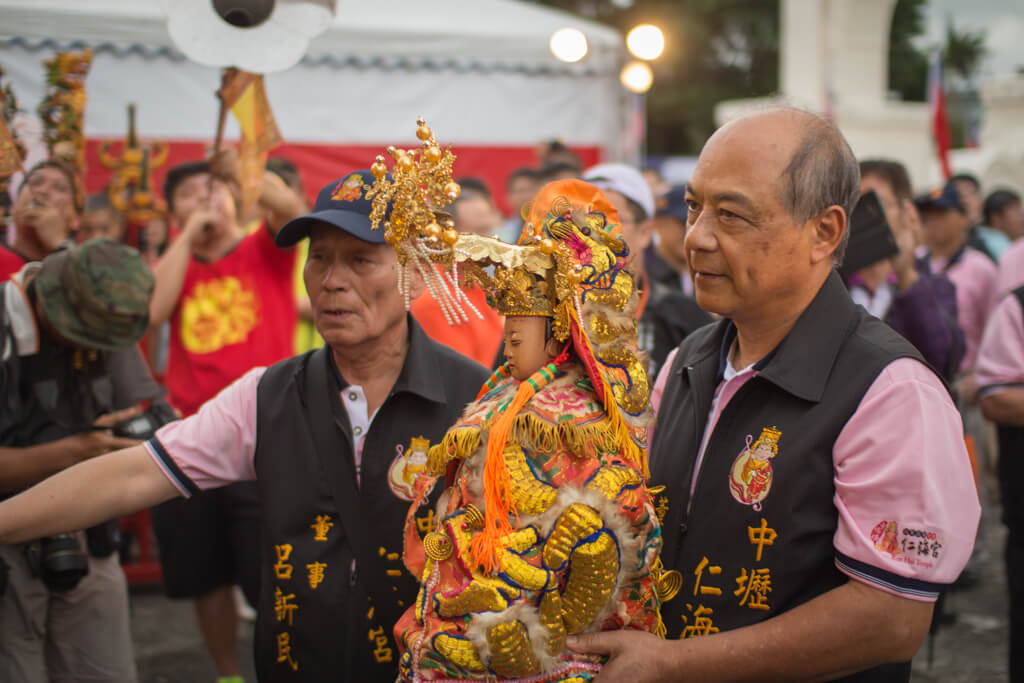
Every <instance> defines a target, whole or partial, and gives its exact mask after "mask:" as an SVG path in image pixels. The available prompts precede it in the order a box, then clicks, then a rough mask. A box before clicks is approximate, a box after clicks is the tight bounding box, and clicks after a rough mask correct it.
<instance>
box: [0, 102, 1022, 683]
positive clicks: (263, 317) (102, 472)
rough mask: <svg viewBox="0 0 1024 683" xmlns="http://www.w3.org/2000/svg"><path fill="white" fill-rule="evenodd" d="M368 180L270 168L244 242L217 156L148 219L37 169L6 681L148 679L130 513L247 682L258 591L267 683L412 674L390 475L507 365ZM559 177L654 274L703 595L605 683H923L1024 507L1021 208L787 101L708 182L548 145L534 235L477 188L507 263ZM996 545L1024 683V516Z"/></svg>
mask: <svg viewBox="0 0 1024 683" xmlns="http://www.w3.org/2000/svg"><path fill="white" fill-rule="evenodd" d="M338 171H339V178H338V180H337V181H334V182H332V183H329V184H328V185H326V186H325V187H323V188H322V189H320V191H319V193H318V195H317V197H316V200H315V202H314V203H313V205H312V206H310V205H309V204H308V202H307V199H306V196H305V192H304V189H303V187H302V183H301V177H300V174H299V172H298V169H296V168H295V167H294V165H292V164H291V163H290V162H288V161H287V160H286V159H274V158H272V159H271V160H270V163H268V166H267V171H266V173H265V176H264V182H263V186H262V189H261V194H260V197H259V201H258V205H257V206H256V207H255V208H253V209H252V210H249V211H247V212H246V213H245V214H244V215H243V214H242V213H241V212H240V206H239V196H240V182H241V181H240V161H239V155H238V153H237V152H236V151H235V150H232V149H222V150H220V151H218V152H217V153H215V154H213V155H212V156H211V158H209V159H197V160H194V161H191V162H188V163H184V164H180V165H178V166H175V167H174V168H172V169H170V171H169V172H168V173H167V176H166V180H165V182H164V187H163V196H164V199H165V201H166V205H167V213H166V216H164V217H162V218H158V219H154V220H152V221H150V222H149V223H147V224H146V225H129V224H128V222H127V221H126V219H125V218H124V216H122V215H121V214H120V213H119V212H118V211H117V209H116V208H115V207H114V206H113V205H112V203H111V202H110V200H109V198H108V197H107V195H106V194H104V193H99V194H95V195H91V196H89V197H82V196H79V195H80V184H79V182H78V180H77V179H76V177H75V174H74V171H73V170H71V169H70V168H69V167H68V166H66V165H64V164H63V163H61V162H59V161H46V162H43V163H41V164H39V165H37V166H35V167H33V168H31V169H30V170H29V171H28V172H27V173H26V174H25V177H24V180H23V182H22V183H21V185H20V187H19V189H18V190H17V195H16V197H15V198H14V201H13V205H12V210H11V215H10V217H9V221H8V233H7V239H6V240H5V241H4V242H3V243H2V244H0V277H2V278H4V280H5V282H4V284H3V285H2V286H0V323H2V325H0V331H2V334H3V339H2V340H0V350H2V356H0V389H2V395H3V396H5V399H4V400H5V402H6V403H5V408H4V410H3V411H2V412H0V501H2V502H0V543H2V544H3V545H0V678H3V679H4V680H7V679H10V680H23V681H33V682H34V681H46V680H96V681H100V680H109V681H118V682H124V681H133V680H135V679H136V674H135V664H134V658H133V656H132V649H131V638H130V629H129V613H128V603H127V590H126V585H125V581H124V576H123V574H122V573H121V572H120V570H119V569H118V566H117V550H118V534H117V521H116V520H117V518H118V517H119V516H123V515H127V514H129V513H132V512H134V511H136V510H139V509H144V508H149V507H152V508H153V526H154V531H155V535H156V538H157V541H158V543H159V548H160V561H161V565H162V574H163V583H164V588H165V590H166V593H167V595H168V596H169V597H171V598H175V599H188V600H191V601H193V603H194V605H195V612H196V616H197V624H198V628H199V629H200V631H201V632H202V634H203V637H204V640H205V642H206V645H207V647H208V650H209V653H210V656H211V657H212V659H213V661H214V664H215V667H216V670H217V672H218V675H219V676H220V679H219V680H220V682H221V683H230V682H237V681H240V680H241V678H240V677H241V673H240V672H241V667H240V656H241V655H240V654H239V653H238V651H237V641H236V632H237V628H238V617H237V613H238V605H237V604H236V602H237V598H236V592H235V589H234V587H235V586H240V587H241V593H242V594H243V595H244V599H245V601H247V602H248V603H249V605H251V606H252V607H253V608H255V609H256V612H257V626H256V637H255V658H256V668H257V672H258V675H259V677H260V680H267V681H278V680H281V681H285V680H301V681H320V680H324V681H326V680H394V679H395V677H396V676H397V675H399V664H400V659H401V648H400V645H401V644H402V636H401V634H393V633H392V627H393V626H394V624H395V623H396V622H397V621H398V620H399V618H400V617H401V615H402V612H403V611H404V610H405V609H406V608H408V607H409V606H410V605H413V604H416V603H417V601H418V599H417V590H418V588H419V586H418V585H417V580H418V579H419V578H420V577H411V576H409V575H408V574H407V573H405V572H404V570H403V567H402V563H401V560H400V555H401V553H402V545H403V534H404V533H406V532H407V530H408V528H410V527H409V526H408V524H413V528H418V530H419V532H420V534H421V535H422V534H424V533H427V532H429V531H430V530H431V529H432V528H433V525H434V524H435V523H436V521H435V520H434V513H433V511H432V510H430V509H428V508H426V507H424V508H421V509H420V510H419V512H417V513H416V514H417V515H418V516H417V517H415V519H413V518H412V517H410V522H408V523H407V520H406V515H407V513H408V510H409V503H410V501H412V500H414V497H412V495H413V494H412V490H411V489H407V488H406V487H405V485H404V484H403V482H402V481H400V479H401V477H402V476H404V474H403V473H404V472H405V471H404V470H401V472H399V475H396V470H395V467H396V465H395V463H397V462H399V461H402V460H401V459H402V458H403V457H405V458H406V460H408V457H407V456H408V453H406V454H405V455H403V451H410V452H411V451H412V450H414V449H415V448H416V447H417V444H422V443H424V442H425V443H428V444H430V443H432V444H436V443H438V442H439V441H440V440H441V439H442V437H443V435H444V434H445V432H446V430H448V429H449V428H450V427H451V426H452V425H453V424H455V423H456V421H457V420H459V418H460V415H462V411H463V408H464V407H465V406H466V405H467V404H468V403H470V402H471V401H473V400H474V397H476V396H477V392H478V390H480V387H481V385H482V384H483V383H484V381H485V380H487V378H488V376H489V374H490V370H491V369H494V368H498V367H499V366H501V365H502V362H503V359H504V357H505V355H507V353H506V350H505V349H504V348H503V346H504V345H507V344H509V343H510V342H509V337H508V334H507V331H506V327H505V321H504V320H503V318H502V316H501V315H500V314H499V312H497V311H496V310H493V309H492V308H491V307H489V306H488V301H487V296H486V295H485V293H484V292H483V290H482V289H474V288H468V289H467V290H466V295H467V297H468V301H470V302H471V303H472V304H473V307H474V308H475V309H476V310H478V311H479V312H480V315H479V316H476V317H474V316H470V320H469V321H468V322H467V323H466V324H463V325H454V326H453V325H450V324H449V322H448V320H447V317H448V315H447V314H446V313H445V311H444V310H443V309H442V306H441V304H439V303H438V302H437V301H436V300H435V299H434V298H432V297H430V296H426V295H423V296H414V297H413V301H412V306H411V313H410V314H407V313H406V310H405V301H404V300H403V297H402V295H401V293H400V292H399V289H398V286H397V279H396V278H397V269H396V258H397V257H396V255H395V253H394V251H393V250H392V247H391V246H390V245H389V244H388V243H386V242H385V239H384V234H383V232H382V231H378V230H373V229H372V228H371V213H372V204H371V201H370V199H369V198H368V197H366V196H365V188H364V187H363V182H364V180H363V179H366V180H367V181H368V180H369V179H371V178H372V177H373V173H372V171H371V170H359V169H338ZM565 179H579V180H582V181H583V182H584V183H587V184H588V187H589V186H592V187H593V188H596V191H599V193H600V195H601V196H602V197H603V200H606V201H607V203H608V205H610V206H611V207H613V209H614V213H615V215H616V219H617V225H618V226H619V229H620V230H621V236H622V239H623V240H624V242H625V245H626V246H627V247H628V252H627V253H626V254H625V255H624V256H623V257H622V258H623V260H624V263H623V266H622V267H623V269H624V271H625V272H626V273H628V274H629V275H630V276H631V277H632V281H633V282H635V283H636V289H637V291H638V292H639V304H638V306H637V309H636V311H635V327H634V329H635V334H636V339H637V343H638V345H639V348H640V349H641V350H642V351H643V352H644V353H645V355H644V358H645V362H646V367H645V370H646V376H647V377H648V378H649V381H650V385H651V386H652V387H653V393H652V398H651V404H652V407H654V409H655V412H656V414H657V423H656V427H654V428H653V430H652V431H653V435H652V437H651V441H650V444H649V445H650V449H649V459H650V478H649V484H650V492H651V494H652V501H653V502H652V506H653V511H654V512H656V514H657V518H658V520H659V522H660V525H661V537H662V543H663V545H662V548H661V560H660V563H661V564H663V565H664V568H665V569H666V570H672V571H675V572H678V573H679V576H680V578H681V591H680V592H679V595H678V596H676V597H675V598H674V599H668V598H667V597H665V600H664V601H663V602H662V604H661V618H662V620H663V621H664V626H665V631H666V633H667V636H668V640H665V639H660V638H657V637H656V636H654V635H651V634H649V633H644V632H642V631H639V630H637V631H631V630H629V629H628V628H624V629H623V630H617V631H606V632H598V633H577V634H570V635H572V637H570V638H569V640H568V641H567V647H568V648H569V649H570V651H575V652H579V653H589V654H592V655H600V656H602V657H604V658H606V663H605V664H604V668H603V671H602V673H600V674H597V673H596V672H595V673H594V675H595V676H597V680H599V681H615V680H627V679H628V680H638V681H640V680H643V681H648V680H650V681H655V680H673V679H674V677H676V676H678V675H681V674H682V673H683V672H685V673H686V675H687V676H690V677H693V678H694V679H695V680H719V679H722V680H733V679H735V678H736V676H739V675H740V674H743V675H747V676H752V677H753V678H754V679H756V680H789V679H794V680H805V679H808V680H810V679H816V680H817V679H842V680H850V681H906V680H909V675H910V660H911V658H912V657H913V655H914V653H915V652H916V651H917V648H918V647H919V646H920V644H921V642H922V640H923V638H924V636H925V634H926V633H927V631H928V629H929V627H930V625H931V624H932V621H933V619H934V618H935V614H934V613H935V610H934V604H935V601H936V600H938V601H940V604H941V596H942V595H943V593H945V592H946V591H948V590H950V589H951V587H952V586H953V585H954V584H955V582H957V581H961V582H969V581H971V580H972V577H973V576H976V574H977V572H978V570H979V565H980V564H981V563H983V562H985V561H989V558H986V557H985V556H984V554H983V553H979V552H977V551H975V538H976V533H977V529H978V520H979V515H980V514H981V505H980V502H979V501H983V500H994V496H992V495H988V493H989V492H986V491H985V481H986V472H987V470H988V468H991V467H993V466H995V463H998V466H997V475H998V476H997V480H998V482H999V489H1000V491H999V493H1000V494H1001V495H1002V497H1003V500H1004V501H1012V500H1013V499H1014V496H1015V495H1016V494H1017V493H1018V492H1019V491H1018V489H1019V488H1020V484H1019V482H1022V481H1024V476H1016V475H1018V474H1022V473H1024V470H1021V466H1020V465H1018V464H1017V463H1016V462H1015V457H1016V456H1017V455H1018V454H1017V451H1019V450H1020V446H1021V444H1024V393H1022V391H1024V390H1022V389H1021V386H1024V322H1022V320H1024V313H1022V309H1024V267H1022V264H1021V261H1022V260H1024V240H1022V239H1020V238H1021V237H1022V236H1024V207H1022V201H1021V197H1020V195H1019V194H1017V193H1016V192H1014V191H1012V190H1010V189H1008V188H1004V187H992V188H987V187H986V188H983V187H982V186H981V184H980V183H979V181H978V180H977V179H976V178H975V177H973V176H971V175H968V174H960V175H956V176H954V177H953V178H951V179H950V180H949V181H948V182H946V183H945V184H944V185H942V186H941V187H938V188H935V189H933V190H930V191H927V192H923V193H916V194H915V191H914V188H915V187H918V188H920V186H921V181H920V179H917V180H916V182H915V179H912V178H910V177H909V176H908V174H907V171H906V169H905V168H904V166H903V165H902V164H900V163H899V162H898V161H894V160H888V159H864V160H860V161H859V162H858V160H857V159H856V158H855V157H854V156H853V153H852V152H851V150H850V148H849V146H848V145H847V143H846V141H845V140H844V139H843V137H842V135H841V134H840V133H839V131H838V130H837V129H836V128H835V127H834V126H833V125H832V124H831V123H829V122H827V121H825V120H823V119H821V118H819V117H817V116H815V115H812V114H809V113H806V112H801V111H796V110H788V109H784V110H777V111H769V112H763V113H759V114H755V115H751V116H748V117H744V118H741V119H738V120H736V121H734V122H732V123H730V124H727V125H726V126H723V127H722V128H721V129H720V130H719V131H717V132H716V133H715V134H714V135H713V136H712V137H711V138H710V139H709V140H708V141H707V143H706V144H705V146H704V149H703V150H702V152H701V155H700V158H699V160H698V162H697V165H696V168H695V170H694V172H693V175H692V176H691V177H690V178H689V179H688V181H687V182H686V183H685V184H680V185H668V184H667V183H666V182H665V181H664V179H662V178H661V176H660V174H659V173H658V172H657V170H656V169H652V168H644V169H641V168H636V167H633V166H630V165H627V164H622V163H602V164H598V165H596V166H592V167H589V168H586V167H584V164H582V163H581V161H580V160H579V158H578V157H576V155H574V154H573V153H572V151H571V150H570V149H569V148H567V147H566V146H565V145H563V144H561V143H557V142H549V143H545V144H544V145H542V146H541V147H540V148H539V149H538V161H537V165H536V166H535V167H524V168H520V169H517V170H515V171H513V172H512V173H510V174H509V175H508V178H507V182H506V186H505V188H504V193H505V196H506V198H507V203H508V204H509V206H510V207H512V209H513V211H512V212H511V215H508V216H503V215H502V213H501V212H500V211H499V210H498V208H497V204H496V202H495V198H494V195H493V193H492V191H491V189H490V188H489V187H488V186H487V184H486V183H485V182H483V181H482V180H480V179H477V178H473V177H461V178H457V181H458V183H459V185H460V187H461V193H460V194H459V196H458V197H457V199H456V200H455V201H454V202H453V203H452V204H451V206H449V207H447V208H446V209H445V210H446V211H447V212H449V213H450V216H451V219H452V221H453V226H454V229H455V230H456V231H458V232H460V233H467V234H474V235H481V236H496V237H499V238H500V239H502V240H504V241H505V242H507V243H514V242H515V241H517V240H519V238H520V236H521V235H522V234H523V231H524V227H528V228H530V229H532V228H531V227H530V226H529V225H527V226H524V223H526V222H527V217H528V215H529V211H528V210H527V211H523V212H521V211H520V210H519V208H520V207H523V206H527V207H528V206H529V203H530V201H531V200H532V199H533V198H534V197H535V196H537V195H538V192H541V191H542V189H543V188H544V187H545V186H547V185H549V183H552V182H556V181H564V180H565ZM872 207H878V209H877V210H875V211H874V213H872V211H873V209H872ZM609 213H611V212H610V211H609ZM588 234H589V233H588ZM126 241H129V242H131V243H132V244H133V246H134V247H135V248H133V247H129V246H126V245H125V242H126ZM844 252H845V257H846V259H845V261H844ZM424 290H425V286H423V283H418V284H415V292H414V293H415V294H423V292H424ZM140 343H141V346H140ZM396 453H397V457H396ZM100 456H102V457H100ZM402 462H405V461H402ZM405 484H410V482H409V481H408V480H406V481H405ZM991 493H993V494H994V493H995V492H991ZM409 514H411V513H409ZM1003 518H1004V521H1005V523H1006V525H1007V527H1008V529H1009V535H1008V539H1007V546H1006V568H1007V576H1008V577H1009V586H1010V596H1009V609H1010V613H1011V618H1010V634H1009V637H1010V642H1011V647H1010V653H1011V655H1010V673H1011V677H1013V676H1017V677H1018V678H1019V679H1021V680H1024V580H1022V579H1021V576H1024V515H1022V513H1019V512H1017V511H1016V508H1015V506H1013V505H1006V506H1005V507H1004V509H1003ZM111 520H113V521H111ZM83 528H88V529H89V530H88V531H86V532H79V531H77V530H79V529H83ZM61 552H63V555H61ZM60 557H70V558H72V561H70V562H63V563H62V562H60V561H57V560H58V559H59V558H60ZM659 566H660V565H659ZM26 625H28V627H26ZM712 634H714V635H715V637H714V638H696V639H694V638H693V637H694V636H709V635H712ZM677 638H681V639H682V640H680V641H678V642H675V639H677ZM410 680H412V679H410ZM552 680H554V679H552ZM580 680H584V679H580ZM1014 680H1016V679H1014Z"/></svg>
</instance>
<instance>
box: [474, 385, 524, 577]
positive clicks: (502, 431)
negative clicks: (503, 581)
mask: <svg viewBox="0 0 1024 683" xmlns="http://www.w3.org/2000/svg"><path fill="white" fill-rule="evenodd" d="M537 374H539V373H537ZM536 376H537V375H536V374H535V375H534V377H536ZM534 393H535V391H534V389H533V385H532V384H531V383H530V382H529V381H523V382H521V383H520V384H519V390H518V391H517V392H516V396H515V398H514V399H512V403H510V404H509V405H508V407H507V408H505V410H504V411H503V412H502V414H501V417H499V418H498V419H497V420H496V421H495V422H494V424H493V425H492V426H491V430H490V433H489V434H488V435H487V460H486V463H485V464H484V528H483V530H482V531H481V532H480V533H478V534H477V535H476V536H474V537H473V541H472V543H471V544H470V553H471V557H472V560H473V563H474V564H476V565H477V566H479V567H481V568H482V569H483V570H484V571H485V572H487V573H491V574H493V573H497V572H498V571H500V570H501V566H500V564H499V562H498V548H499V547H500V544H501V539H502V538H504V537H505V536H507V535H508V534H510V533H512V525H511V524H510V523H509V520H508V517H509V512H510V510H509V501H510V500H511V498H512V480H511V478H510V477H509V474H508V468H507V467H505V444H506V442H507V441H508V434H509V432H510V431H511V429H512V423H513V422H514V421H515V419H516V415H518V414H519V411H520V410H521V409H522V408H523V406H525V405H526V403H527V402H528V401H529V400H530V399H531V398H533V395H534ZM511 513H512V514H514V515H515V517H516V523H518V522H519V512H518V511H516V510H514V509H513V510H511Z"/></svg>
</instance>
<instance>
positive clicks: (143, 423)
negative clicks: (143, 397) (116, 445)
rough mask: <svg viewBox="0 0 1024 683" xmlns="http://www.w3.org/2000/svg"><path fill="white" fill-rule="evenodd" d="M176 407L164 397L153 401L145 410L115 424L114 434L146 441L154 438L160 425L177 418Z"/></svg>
mask: <svg viewBox="0 0 1024 683" xmlns="http://www.w3.org/2000/svg"><path fill="white" fill-rule="evenodd" d="M177 417H178V416H177V415H176V414H175V413H174V409H173V408H171V406H170V404H168V403H167V402H166V401H164V400H162V399H158V400H156V401H153V403H151V404H150V405H149V406H148V407H147V408H146V410H145V411H144V412H142V413H139V414H138V415H136V416H135V417H132V418H129V419H127V420H125V421H124V422H119V423H117V424H116V425H114V427H113V429H112V430H111V431H112V432H113V434H114V436H120V437H122V438H125V439H138V440H139V441H146V440H148V439H152V438H153V435H154V434H155V433H156V430H158V429H159V428H160V427H163V426H164V425H165V424H167V423H168V422H172V421H173V420H176V419H177Z"/></svg>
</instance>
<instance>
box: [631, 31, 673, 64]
mask: <svg viewBox="0 0 1024 683" xmlns="http://www.w3.org/2000/svg"><path fill="white" fill-rule="evenodd" d="M626 47H627V48H628V49H629V52H630V54H632V55H633V56H634V57H636V58H637V59H648V60H650V59H657V58H658V57H660V56H661V53H662V52H663V51H664V50H665V34H663V33H662V32H661V29H660V28H658V27H657V26H654V25H653V24H640V25H639V26H635V27H634V28H633V30H632V31H630V32H629V33H628V34H627V35H626Z"/></svg>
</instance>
